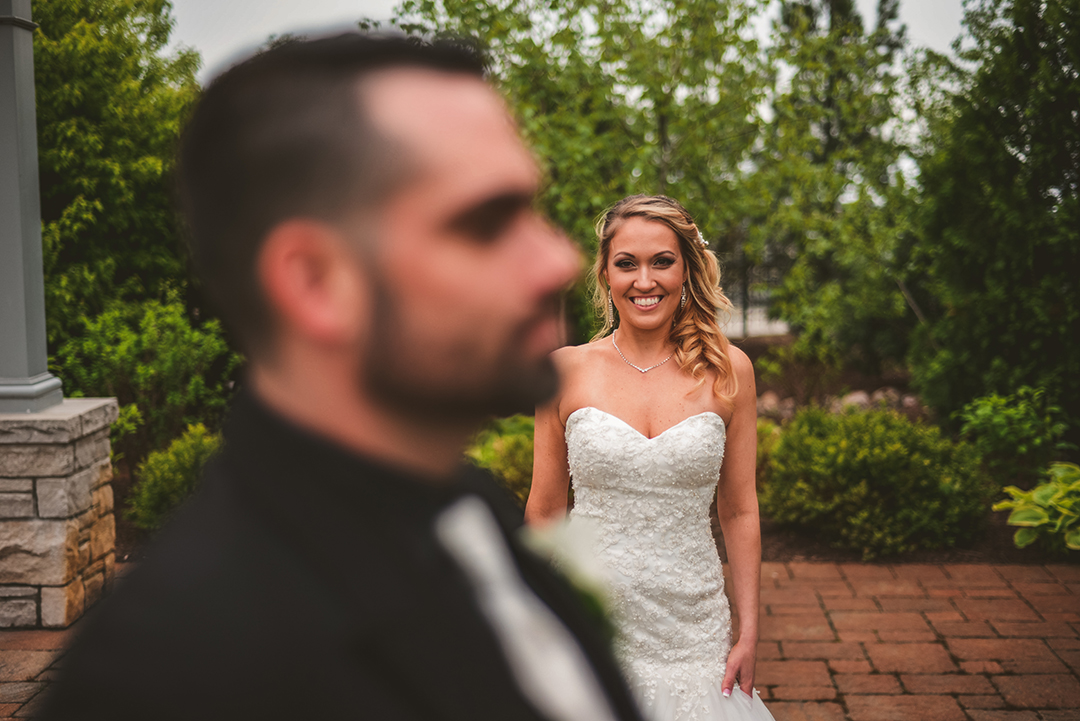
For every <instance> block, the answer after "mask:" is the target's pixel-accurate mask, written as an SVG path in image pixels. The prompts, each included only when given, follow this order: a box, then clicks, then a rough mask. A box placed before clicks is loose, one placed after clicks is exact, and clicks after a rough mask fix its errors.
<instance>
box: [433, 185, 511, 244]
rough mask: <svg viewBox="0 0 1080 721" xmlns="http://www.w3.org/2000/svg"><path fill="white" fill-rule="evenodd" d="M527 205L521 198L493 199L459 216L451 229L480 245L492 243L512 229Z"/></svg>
mask: <svg viewBox="0 0 1080 721" xmlns="http://www.w3.org/2000/svg"><path fill="white" fill-rule="evenodd" d="M526 205H527V204H526V203H525V201H524V200H523V198H522V197H521V196H516V195H508V196H500V197H498V198H493V199H492V200H489V201H487V202H485V203H482V204H480V205H478V206H476V207H473V208H470V209H468V210H466V211H465V212H463V213H461V214H460V215H458V216H457V217H456V218H454V219H453V220H452V221H451V223H450V227H451V228H452V229H453V230H454V231H455V232H458V233H461V234H462V235H465V236H467V237H469V238H471V239H473V240H475V241H477V242H479V243H491V242H494V241H496V240H498V239H499V238H500V237H501V236H502V235H503V234H504V233H505V232H506V231H507V230H508V229H509V228H510V226H511V225H512V224H513V223H514V221H515V219H516V218H517V217H518V214H519V213H520V212H521V211H522V209H523V207H525V206H526Z"/></svg>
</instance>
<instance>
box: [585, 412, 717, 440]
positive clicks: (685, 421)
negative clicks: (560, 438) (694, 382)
mask: <svg viewBox="0 0 1080 721" xmlns="http://www.w3.org/2000/svg"><path fill="white" fill-rule="evenodd" d="M582 411H596V412H597V413H602V414H603V415H605V416H607V417H608V418H612V419H614V420H616V421H618V422H619V423H622V424H623V425H624V426H626V427H627V428H629V429H630V430H632V431H633V432H634V433H637V434H638V435H639V436H641V437H642V438H644V439H645V440H647V441H655V440H656V439H657V438H659V437H660V436H662V435H664V434H665V433H668V432H670V431H673V430H675V429H676V428H678V427H679V426H681V425H683V424H685V423H689V422H690V421H692V420H694V419H695V418H701V417H702V416H715V417H716V419H717V420H718V421H720V425H721V426H723V427H724V429H725V430H726V429H727V424H726V423H724V419H723V417H722V416H721V415H720V414H718V413H713V412H712V411H702V412H701V413H695V414H694V415H692V416H687V417H686V418H683V419H682V420H681V421H679V422H678V423H676V424H675V425H673V426H670V427H668V428H665V429H664V430H662V431H660V432H659V433H657V434H656V435H655V436H647V435H645V434H644V433H642V432H641V431H639V430H638V429H637V428H634V427H633V426H632V425H630V424H629V423H627V422H626V421H624V420H623V419H622V418H619V417H618V416H617V415H615V414H614V413H608V412H607V411H605V410H603V409H601V408H597V407H596V406H582V407H581V408H578V409H577V410H576V411H574V412H572V413H571V414H570V415H568V416H567V417H566V427H567V428H568V429H569V428H570V419H571V418H573V417H574V416H576V415H577V414H578V413H581V412H582Z"/></svg>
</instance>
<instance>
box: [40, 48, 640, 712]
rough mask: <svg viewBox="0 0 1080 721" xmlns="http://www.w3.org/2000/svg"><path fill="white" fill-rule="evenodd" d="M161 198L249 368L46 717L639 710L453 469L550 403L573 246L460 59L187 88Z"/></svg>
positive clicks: (349, 63) (400, 59)
mask: <svg viewBox="0 0 1080 721" xmlns="http://www.w3.org/2000/svg"><path fill="white" fill-rule="evenodd" d="M179 180H180V191H181V200H182V206H183V212H184V215H185V218H186V220H187V223H188V226H189V230H190V235H191V243H192V253H193V257H194V260H195V264H196V266H197V268H198V270H199V272H200V274H201V276H202V278H203V281H204V284H205V289H206V292H207V293H208V295H209V296H210V297H211V298H212V299H213V300H214V301H215V302H216V305H217V306H218V308H219V309H220V312H221V314H222V316H223V317H224V318H225V320H226V322H227V323H228V325H229V326H230V328H231V330H232V332H233V334H234V336H235V337H236V338H237V339H239V340H240V342H241V343H242V345H243V347H244V349H245V351H246V352H247V355H248V359H249V369H248V378H247V382H246V384H245V389H244V390H242V391H241V392H240V393H239V395H238V398H237V400H236V402H235V403H234V407H233V410H232V412H231V415H230V419H229V421H228V423H227V425H226V429H225V451H224V452H223V454H222V456H221V457H220V458H218V459H217V460H216V461H215V462H212V464H211V465H210V467H209V468H208V470H207V471H206V475H205V478H204V481H203V484H202V488H201V490H200V492H199V494H198V495H197V496H196V497H195V498H194V499H193V501H192V502H191V503H190V504H189V505H188V506H187V507H186V508H184V509H183V510H182V511H181V512H180V514H179V515H178V517H177V518H176V519H174V522H173V523H172V524H171V525H170V526H169V527H168V528H167V529H166V530H164V531H163V532H162V534H161V535H160V537H159V538H158V539H157V541H156V544H155V546H154V547H153V548H152V550H151V551H150V552H149V553H148V555H147V558H146V560H145V561H144V562H142V563H141V564H140V566H139V567H138V568H137V569H135V570H134V571H133V572H132V573H131V574H130V575H129V576H128V577H127V578H126V579H124V581H123V582H122V584H121V587H120V588H119V590H118V591H117V593H116V594H115V595H113V596H112V597H111V598H109V599H107V600H106V601H105V602H103V603H102V604H101V606H100V607H99V608H97V609H96V610H95V611H94V612H93V613H92V615H91V617H90V618H88V619H87V620H86V621H85V622H84V624H83V626H82V628H80V629H79V631H80V633H79V636H78V638H77V640H76V642H75V644H74V647H73V649H72V650H71V651H70V653H69V655H68V657H67V660H66V661H65V664H64V671H63V675H62V677H61V679H60V680H59V681H58V682H57V683H56V684H55V686H54V688H53V689H52V692H53V693H52V694H51V698H50V700H49V702H50V703H49V705H48V706H47V710H46V716H47V717H48V718H51V719H69V718H70V719H97V718H102V719H104V718H109V719H136V718H138V719H192V718H198V719H219V718H220V719H241V718H251V719H286V718H288V719H300V718H312V719H336V718H343V719H344V718H349V719H358V718H371V719H380V720H381V721H384V720H392V719H470V720H474V719H553V720H558V721H573V720H576V719H580V720H581V721H586V720H589V721H597V720H604V719H636V718H638V717H637V712H636V711H635V710H634V707H633V703H632V702H631V700H630V699H629V698H628V695H627V691H626V689H625V687H624V685H623V682H622V680H621V678H620V676H619V674H618V672H617V671H616V668H615V666H614V664H613V662H612V659H611V658H610V655H609V652H608V649H607V646H606V643H605V641H604V639H603V637H602V635H601V634H600V633H599V631H598V629H596V628H594V627H593V625H592V624H591V622H590V619H589V618H588V617H587V615H586V614H585V613H584V612H583V611H582V608H581V606H580V605H579V604H578V602H577V599H576V597H575V594H574V592H573V591H572V590H571V589H570V588H569V587H568V586H566V585H565V584H564V583H563V582H562V580H561V579H559V578H558V577H556V576H554V575H553V574H552V573H551V572H550V571H549V570H548V568H547V567H546V566H545V565H544V564H543V563H542V562H540V561H538V560H537V559H535V558H533V557H531V556H530V555H529V554H528V553H527V552H526V551H524V550H522V549H521V548H520V547H519V545H518V543H517V541H516V539H515V537H514V535H513V530H514V527H515V525H516V524H517V522H518V519H517V518H516V514H515V513H514V512H513V509H507V507H506V506H505V501H504V500H503V499H502V498H500V497H499V495H498V491H495V492H492V490H491V487H490V486H489V485H488V482H487V480H486V479H484V478H482V477H481V478H477V477H473V475H477V476H478V475H479V474H476V473H474V474H473V475H470V472H469V471H465V470H463V469H462V468H461V467H460V458H461V449H462V446H463V445H464V443H465V441H466V440H467V438H468V436H469V435H470V434H471V433H472V432H474V430H475V429H476V428H477V427H478V425H479V424H481V423H482V422H483V420H484V419H485V417H487V416H489V415H491V414H504V413H510V412H514V411H517V410H525V409H528V408H531V407H532V406H533V404H534V403H536V402H537V401H538V400H541V399H543V398H545V397H547V396H548V395H549V394H551V393H552V392H553V390H554V388H555V385H556V381H557V379H556V376H555V373H554V370H553V368H552V366H551V365H550V363H549V361H548V360H547V355H548V353H549V352H550V351H552V350H553V349H554V348H555V347H556V346H557V344H558V336H559V322H560V320H559V318H558V316H557V312H556V308H557V304H556V298H557V294H558V293H559V291H560V290H561V289H563V288H564V287H565V286H566V285H567V284H568V283H569V282H571V280H572V279H573V278H574V277H575V275H576V273H577V270H578V265H579V259H578V256H577V254H576V252H575V250H574V249H573V247H572V246H571V244H570V243H569V242H568V241H567V239H566V238H565V237H564V236H563V235H562V234H560V233H559V232H557V231H556V230H554V229H552V228H551V227H550V226H549V225H548V224H547V223H546V222H545V220H544V218H542V217H541V216H540V215H539V214H538V213H537V212H536V210H535V209H534V206H533V202H534V198H535V195H536V193H537V187H538V182H539V179H538V172H537V168H536V166H535V164H534V162H533V160H532V158H531V157H530V155H529V153H528V152H527V150H526V149H525V148H524V147H523V145H522V144H521V142H520V140H519V139H518V135H517V132H516V130H515V127H514V125H513V123H512V121H511V120H510V118H509V116H508V114H507V111H506V109H505V107H504V105H503V103H502V101H501V100H500V98H499V97H498V96H497V95H496V94H495V93H494V92H493V91H492V89H491V88H490V87H489V86H488V85H487V84H486V83H485V82H484V81H483V68H482V64H481V63H480V62H479V60H478V59H477V57H476V56H475V55H474V54H473V53H472V52H470V51H468V50H467V49H465V48H463V47H461V46H459V45H455V44H445V43H440V44H435V45H426V44H422V43H417V42H413V41H408V40H406V39H403V38H389V37H375V36H364V35H357V34H351V35H344V36H339V37H334V38H325V39H320V40H314V41H305V42H296V43H291V44H288V45H285V46H282V47H278V48H276V49H273V50H270V51H268V52H266V53H263V54H261V55H258V56H256V57H254V58H252V59H250V60H248V61H246V62H245V63H242V64H240V65H239V66H237V67H234V68H232V69H231V70H229V71H228V72H226V73H225V74H224V75H222V76H221V77H219V78H218V79H217V80H216V81H215V82H213V83H212V84H211V86H210V87H209V88H208V89H207V90H206V92H205V94H204V96H203V98H202V100H201V101H200V103H199V105H198V108H197V109H196V110H195V113H194V115H193V117H192V119H191V122H190V123H189V126H188V128H187V130H186V132H185V135H184V139H183V143H182V149H181V155H180V171H179Z"/></svg>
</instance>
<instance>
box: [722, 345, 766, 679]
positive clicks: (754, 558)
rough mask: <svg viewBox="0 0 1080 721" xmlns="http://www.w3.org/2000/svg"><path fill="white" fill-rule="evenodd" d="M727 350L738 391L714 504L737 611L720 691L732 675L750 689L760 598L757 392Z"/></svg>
mask: <svg viewBox="0 0 1080 721" xmlns="http://www.w3.org/2000/svg"><path fill="white" fill-rule="evenodd" d="M729 352H730V353H731V361H732V366H733V368H734V371H735V376H736V378H738V381H739V390H738V392H737V393H736V395H735V411H734V413H733V415H732V418H731V423H730V424H729V425H728V429H727V444H726V445H727V449H726V452H725V454H724V464H723V466H722V467H721V471H720V486H719V489H718V492H717V501H716V504H717V512H718V515H719V517H720V527H721V528H722V529H723V532H724V545H725V547H726V548H727V556H728V566H729V567H730V568H731V582H732V585H733V589H732V592H731V597H732V600H733V601H734V603H735V609H736V611H737V612H738V614H739V640H738V643H736V644H735V646H734V647H733V648H732V649H731V653H730V654H729V655H728V662H727V671H726V673H725V674H724V683H723V689H724V693H725V695H726V694H728V693H730V692H731V689H732V687H733V686H734V683H735V681H736V679H737V680H738V682H739V687H740V688H742V690H743V691H745V692H746V693H750V692H751V690H752V689H753V686H754V666H755V662H756V656H757V642H758V604H759V601H760V598H761V522H760V519H759V517H758V501H757V489H756V486H755V474H754V467H755V465H756V463H757V390H756V388H755V385H754V368H753V366H752V365H751V363H750V359H749V358H747V357H746V354H745V353H743V352H742V351H740V350H739V349H737V348H734V347H731V349H730V351H729Z"/></svg>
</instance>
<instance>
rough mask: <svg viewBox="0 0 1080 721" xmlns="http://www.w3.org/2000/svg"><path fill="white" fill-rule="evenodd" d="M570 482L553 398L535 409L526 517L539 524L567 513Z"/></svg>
mask: <svg viewBox="0 0 1080 721" xmlns="http://www.w3.org/2000/svg"><path fill="white" fill-rule="evenodd" d="M569 485H570V469H569V466H568V465H567V461H566V436H565V429H564V428H563V424H562V420H561V419H560V418H559V402H558V399H556V400H554V401H551V402H550V403H547V404H545V405H543V406H539V407H538V408H537V409H536V434H535V436H534V437H533V477H532V488H531V490H530V491H529V500H528V502H527V503H526V504H525V521H526V522H527V523H529V524H532V525H538V524H544V523H547V522H549V521H555V520H558V519H560V518H562V517H563V516H564V515H566V494H567V490H568V488H569Z"/></svg>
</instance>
